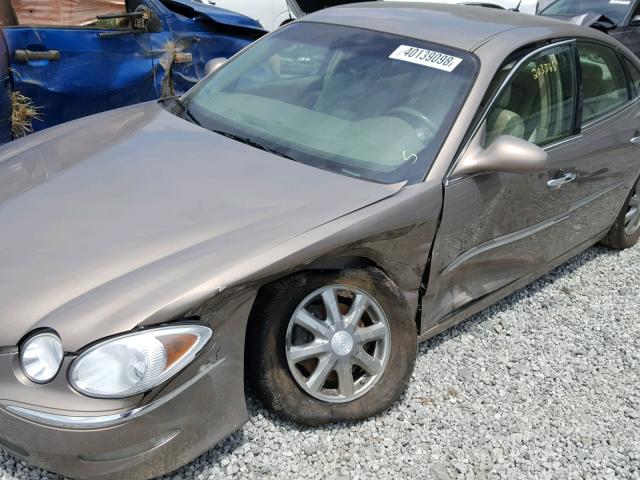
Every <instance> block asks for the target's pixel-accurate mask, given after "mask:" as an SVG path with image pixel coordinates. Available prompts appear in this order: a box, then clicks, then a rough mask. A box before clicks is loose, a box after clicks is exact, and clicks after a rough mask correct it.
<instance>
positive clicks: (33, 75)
mask: <svg viewBox="0 0 640 480" xmlns="http://www.w3.org/2000/svg"><path fill="white" fill-rule="evenodd" d="M120 22H122V20H118V19H108V20H103V21H102V24H103V25H104V26H103V27H98V26H89V27H72V26H69V27H46V26H33V27H30V26H24V25H19V26H14V27H8V28H4V29H3V34H4V38H5V40H6V44H7V49H8V51H9V63H10V67H11V72H12V74H11V75H12V82H13V88H14V91H15V92H16V93H19V94H20V95H21V97H20V98H23V99H24V102H29V103H30V104H31V105H32V106H33V107H34V108H35V109H36V112H37V114H36V115H31V117H30V118H28V121H30V122H31V124H32V128H33V130H34V131H38V130H42V129H44V128H47V127H50V126H52V125H56V124H59V123H62V122H66V121H69V120H73V119H75V118H78V117H82V116H85V115H90V114H93V113H97V112H101V111H104V110H109V109H112V108H117V107H121V106H125V105H130V104H133V103H138V102H143V101H146V100H151V99H153V98H156V97H157V95H158V93H159V92H157V91H156V87H155V84H154V72H153V59H152V58H151V57H150V55H149V54H148V52H149V50H150V41H149V34H148V33H144V32H141V31H138V30H136V28H135V27H134V26H133V25H130V24H125V25H124V26H118V24H119V23H120Z"/></svg>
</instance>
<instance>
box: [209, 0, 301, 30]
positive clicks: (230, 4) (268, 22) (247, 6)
mask: <svg viewBox="0 0 640 480" xmlns="http://www.w3.org/2000/svg"><path fill="white" fill-rule="evenodd" d="M200 1H201V2H202V3H207V4H209V5H215V6H216V7H220V8H224V9H226V10H231V11H233V12H238V13H241V14H243V15H246V16H247V17H250V18H253V19H255V20H258V21H259V22H260V24H261V25H262V26H263V28H264V29H265V30H269V31H271V30H275V29H276V28H280V27H281V26H282V25H284V24H285V23H289V22H290V21H292V20H294V19H295V17H294V15H293V12H292V11H291V10H290V8H289V6H288V5H287V0H200Z"/></svg>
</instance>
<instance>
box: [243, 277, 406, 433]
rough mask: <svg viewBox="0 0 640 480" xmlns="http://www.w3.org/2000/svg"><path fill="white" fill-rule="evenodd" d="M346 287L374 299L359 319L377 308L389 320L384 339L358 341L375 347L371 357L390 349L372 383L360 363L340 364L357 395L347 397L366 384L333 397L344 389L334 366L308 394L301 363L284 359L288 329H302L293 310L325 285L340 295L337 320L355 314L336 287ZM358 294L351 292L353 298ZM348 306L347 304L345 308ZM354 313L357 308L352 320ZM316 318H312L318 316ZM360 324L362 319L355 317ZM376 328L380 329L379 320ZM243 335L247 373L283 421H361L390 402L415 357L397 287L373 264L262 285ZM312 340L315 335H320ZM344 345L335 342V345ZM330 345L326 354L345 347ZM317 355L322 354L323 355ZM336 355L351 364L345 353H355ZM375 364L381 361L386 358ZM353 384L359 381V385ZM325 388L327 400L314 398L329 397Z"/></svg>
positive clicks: (312, 423) (355, 345)
mask: <svg viewBox="0 0 640 480" xmlns="http://www.w3.org/2000/svg"><path fill="white" fill-rule="evenodd" d="M334 286H338V287H334ZM343 287H345V288H348V289H353V290H354V291H356V292H358V291H359V292H360V293H362V292H364V293H365V296H366V295H369V296H370V297H372V298H373V299H374V304H375V305H374V304H372V303H369V306H368V307H367V310H366V312H367V313H365V314H364V315H363V316H362V318H363V319H365V320H367V319H369V316H370V318H372V319H374V317H376V315H379V314H380V313H382V315H383V316H384V317H385V318H386V323H385V325H386V326H388V330H385V332H387V333H388V337H385V339H384V340H375V341H374V343H369V344H363V345H364V346H363V347H362V348H369V349H370V350H371V351H372V352H373V353H372V355H374V354H376V355H377V354H378V352H379V351H384V352H387V355H386V362H385V363H384V364H385V366H384V368H382V369H381V371H380V373H379V374H377V375H378V376H377V379H376V380H375V381H373V376H372V375H371V376H369V374H368V372H366V371H365V370H358V369H359V366H358V365H356V366H355V367H348V366H347V367H345V368H346V370H343V375H347V374H345V373H344V372H345V371H348V372H349V373H348V375H349V378H350V379H352V380H354V387H353V388H354V391H355V393H353V394H352V395H356V393H357V388H362V389H364V390H363V393H361V394H359V396H357V398H353V399H352V400H350V397H349V396H348V395H347V396H344V397H343V398H338V396H337V395H338V393H339V392H340V394H341V392H342V389H341V387H342V385H343V384H342V382H341V380H339V379H340V378H347V377H338V369H336V370H335V371H331V374H330V375H329V376H328V377H327V378H328V380H327V382H324V383H322V386H321V388H322V390H318V392H316V393H310V392H309V391H306V390H305V388H306V387H304V386H303V384H302V383H300V380H299V379H300V377H303V373H301V370H303V369H298V366H297V365H296V366H290V364H289V363H288V362H289V361H290V360H291V359H290V358H289V357H288V355H289V351H288V348H296V347H295V346H292V345H291V343H292V340H291V338H292V337H293V336H294V335H290V332H294V333H295V334H299V333H300V331H299V330H296V329H297V328H298V326H297V325H296V324H295V322H294V321H293V320H292V318H293V315H294V313H296V317H297V312H299V311H300V310H299V308H300V305H301V303H302V302H304V301H306V299H307V298H308V297H310V296H313V295H315V294H316V293H315V292H317V291H319V289H324V290H325V291H326V289H330V290H331V289H335V290H336V291H337V293H336V297H334V298H338V299H339V305H338V307H339V308H340V310H341V312H340V315H342V318H346V317H347V316H348V315H346V314H347V313H349V314H350V313H351V312H354V310H356V308H355V307H354V304H351V306H347V305H346V304H345V300H343V299H344V298H345V297H343V296H342V295H343V294H344V293H345V290H343V291H340V289H341V288H343ZM315 298H316V300H315V302H316V303H317V302H318V301H322V299H323V298H324V297H315ZM355 298H356V296H354V297H353V299H355ZM318 299H320V300H318ZM341 299H342V300H341ZM347 301H348V300H347ZM376 306H377V307H379V308H380V310H378V309H377V308H376ZM352 307H353V308H352ZM323 308H324V307H323ZM347 309H349V310H348V312H347ZM305 311H306V310H305ZM369 312H372V313H369ZM355 316H356V315H355V313H354V315H353V318H355ZM380 318H382V317H380ZM314 319H316V317H315V316H314ZM329 320H330V319H328V318H327V319H326V321H325V322H323V323H326V322H329ZM363 321H364V320H363ZM367 321H368V320H367ZM378 323H383V322H382V321H380V322H378ZM378 323H375V325H378ZM358 325H365V324H364V323H358ZM370 325H371V324H370ZM370 325H369V326H370ZM378 327H379V328H380V329H382V327H380V326H379V325H378ZM362 331H363V330H357V331H355V333H354V336H353V339H354V343H353V344H352V345H353V350H352V352H357V349H358V348H360V347H359V343H358V341H359V340H361V339H362V338H363V337H362V336H359V334H358V332H362ZM302 332H303V334H307V333H308V332H306V331H304V329H303V331H302ZM387 333H385V335H386V334H387ZM332 335H333V337H331V335H329V336H327V337H325V338H335V337H337V335H336V334H335V332H333V333H332ZM247 338H248V342H247V349H248V351H247V356H246V361H247V366H248V369H249V375H250V379H251V382H252V384H253V386H254V389H255V391H256V393H257V394H258V396H259V397H260V398H261V400H262V401H263V403H264V404H265V406H266V407H267V408H268V409H270V410H272V411H274V412H276V413H278V414H280V415H281V416H283V417H285V418H287V419H290V420H292V421H294V422H296V423H299V424H303V425H310V426H316V425H322V424H326V423H333V422H352V421H357V420H362V419H365V418H368V417H371V416H373V415H376V414H378V413H380V412H382V411H383V410H385V409H387V408H389V407H390V406H391V405H393V404H394V403H395V402H396V400H398V399H399V398H400V396H401V395H402V393H403V392H404V390H405V388H406V386H407V384H408V382H409V379H410V377H411V373H412V371H413V367H414V364H415V360H416V350H417V334H416V324H415V321H414V318H413V317H412V315H411V313H410V311H409V308H408V305H407V302H406V300H405V299H404V297H403V295H402V293H401V292H400V290H399V289H398V287H397V286H396V285H395V284H394V283H393V282H392V281H391V280H390V279H389V278H388V277H387V276H386V275H384V274H383V273H382V272H381V271H380V270H378V269H375V268H366V269H350V270H342V271H322V272H315V271H314V272H305V273H300V274H296V275H293V276H291V277H288V278H285V279H282V280H279V281H277V282H275V283H273V284H271V285H268V286H266V287H264V288H263V289H262V290H261V292H260V295H259V296H258V298H257V300H256V302H255V304H254V307H253V309H252V312H251V319H250V322H249V331H248V337H247ZM314 341H317V337H316V338H315V340H314ZM323 341H324V340H323ZM327 344H328V345H329V347H330V348H333V349H335V348H336V347H335V346H334V341H333V340H332V341H331V342H325V343H324V345H325V347H326V345H327ZM372 345H375V347H374V348H375V350H372V349H371V348H370V347H372ZM343 346H344V345H343V344H342V343H340V342H338V347H339V348H342V347H343ZM325 347H323V348H325ZM330 351H331V353H330V354H328V355H336V352H340V351H341V352H342V354H344V352H345V350H330ZM359 353H361V352H359ZM322 355H327V354H324V353H323V354H322ZM356 356H357V354H356ZM324 358H327V357H326V356H325V357H324ZM332 358H333V357H332ZM335 358H343V359H345V360H344V362H345V363H344V365H349V360H348V359H347V358H349V359H350V358H352V357H350V356H349V357H347V356H345V357H335ZM380 358H382V357H380ZM305 361H307V360H305ZM310 361H314V360H310ZM379 362H381V363H382V362H383V360H380V361H379ZM320 365H321V363H320V360H318V361H317V365H316V367H315V368H317V369H319V367H320ZM336 365H338V364H336ZM293 369H298V370H296V375H297V376H298V380H296V378H295V377H294V373H292V372H293V371H294V370H293ZM303 371H304V370H303ZM332 375H335V390H332V389H328V390H327V389H324V387H326V386H327V385H330V384H331V380H330V379H331V376H332ZM358 375H362V377H361V378H360V379H359V380H358V381H357V382H356V378H357V377H358ZM309 378H311V377H309ZM368 378H369V379H370V381H371V383H370V385H369V386H368V387H366V388H367V389H368V390H367V389H365V388H364V386H363V385H365V386H366V379H368ZM303 380H304V378H303ZM356 383H358V386H357V388H356V386H355V384H356ZM338 385H339V386H340V387H338ZM344 385H348V382H345V383H344ZM326 392H330V394H331V395H335V396H333V397H331V398H330V399H326V398H317V396H318V395H329V394H327V393H326Z"/></svg>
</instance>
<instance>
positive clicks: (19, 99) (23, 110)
mask: <svg viewBox="0 0 640 480" xmlns="http://www.w3.org/2000/svg"><path fill="white" fill-rule="evenodd" d="M41 118H42V117H41V112H40V107H38V106H37V105H35V104H34V103H33V100H31V99H30V98H29V97H26V96H24V95H22V94H21V93H19V92H13V93H12V94H11V133H12V134H13V138H21V137H24V136H25V135H27V134H29V133H31V132H33V124H32V122H33V120H40V119H41Z"/></svg>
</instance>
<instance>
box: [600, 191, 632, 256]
mask: <svg viewBox="0 0 640 480" xmlns="http://www.w3.org/2000/svg"><path fill="white" fill-rule="evenodd" d="M639 202H640V179H638V181H637V182H636V184H635V186H634V187H633V188H632V189H631V192H629V196H628V197H627V199H626V201H625V202H624V206H623V207H622V210H620V213H619V214H618V216H617V217H616V221H615V222H614V224H613V226H612V227H611V230H609V233H608V234H607V236H606V237H605V238H604V239H603V240H602V244H603V245H606V246H608V247H610V248H613V249H615V250H624V249H626V248H630V247H633V246H634V245H635V244H636V243H638V239H640V223H639V220H640V205H639ZM634 209H635V210H634ZM632 210H633V211H635V212H636V214H635V215H633V216H631V219H630V220H629V219H627V215H628V214H631V213H632Z"/></svg>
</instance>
